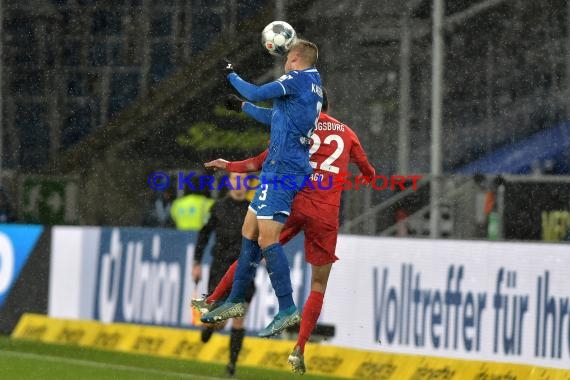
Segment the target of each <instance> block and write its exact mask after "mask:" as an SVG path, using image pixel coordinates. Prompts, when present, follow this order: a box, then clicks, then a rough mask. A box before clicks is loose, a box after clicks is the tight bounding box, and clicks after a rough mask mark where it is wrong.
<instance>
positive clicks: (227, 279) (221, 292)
mask: <svg viewBox="0 0 570 380" xmlns="http://www.w3.org/2000/svg"><path fill="white" fill-rule="evenodd" d="M236 268H237V260H236V261H234V263H233V264H232V265H230V267H229V268H228V270H227V271H226V274H224V277H222V279H221V280H220V283H219V284H218V285H217V286H216V289H214V291H213V292H212V294H210V295H209V296H208V298H206V302H207V303H214V302H216V301H217V300H220V299H222V298H224V297H226V296H227V295H228V294H229V292H230V291H231V290H232V284H233V282H234V274H235V273H236Z"/></svg>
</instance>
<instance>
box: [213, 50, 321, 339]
mask: <svg viewBox="0 0 570 380" xmlns="http://www.w3.org/2000/svg"><path fill="white" fill-rule="evenodd" d="M317 57H318V49H317V46H316V45H315V44H313V43H311V42H308V41H304V40H298V41H296V42H295V43H294V44H293V46H291V49H290V50H289V52H288V53H287V60H286V62H285V74H284V75H283V76H281V77H280V78H279V79H277V80H276V81H273V82H271V83H267V84H265V85H263V86H256V85H254V84H251V83H248V82H246V81H244V80H243V79H242V78H240V77H239V75H237V74H236V73H235V72H234V69H233V66H232V64H231V63H230V62H229V61H228V62H226V63H225V66H224V70H225V71H226V72H227V78H228V80H229V81H230V83H231V84H232V85H233V86H234V87H235V89H236V90H237V91H238V92H239V93H240V94H241V95H242V96H243V97H244V98H246V99H247V100H249V101H252V102H257V101H264V100H270V99H272V100H273V107H272V108H271V109H269V108H262V107H257V106H255V105H253V104H251V103H244V102H239V101H238V102H237V103H236V107H241V109H242V110H243V111H244V112H245V113H247V114H248V115H249V116H251V117H252V118H254V119H256V120H258V121H261V122H262V123H264V124H270V125H271V137H270V145H269V153H268V155H267V158H266V159H265V161H264V163H263V167H262V171H261V175H260V178H261V179H262V185H261V186H260V188H259V189H258V190H257V191H256V193H255V197H254V198H253V200H252V202H251V204H250V205H249V209H248V212H247V215H246V217H245V220H244V223H243V227H242V249H241V253H240V256H239V259H238V266H237V270H236V274H235V278H234V283H233V286H232V291H231V293H230V295H229V297H228V298H227V300H226V302H225V303H224V304H223V305H221V306H220V307H218V308H216V309H214V310H212V311H210V312H209V313H206V314H204V315H203V316H202V321H203V322H209V323H212V322H219V321H222V320H226V319H229V318H233V317H241V316H243V315H245V311H246V303H245V291H246V289H247V287H248V285H249V284H250V283H251V280H252V279H253V278H254V276H255V271H256V269H257V265H258V264H259V262H260V261H261V259H262V257H263V258H265V262H266V266H267V271H268V273H269V278H270V279H271V284H272V286H273V289H274V290H275V295H276V296H277V299H278V302H279V312H278V313H277V315H276V316H275V318H274V319H273V321H272V322H271V323H270V324H269V325H268V326H267V327H265V328H264V329H263V330H261V331H260V332H259V336H262V337H268V336H271V335H275V334H277V333H279V332H281V331H282V330H284V329H285V328H287V327H289V326H292V325H294V324H296V323H298V322H299V321H300V319H301V317H300V315H299V312H298V311H297V307H296V306H295V302H294V301H293V289H292V286H291V278H290V272H289V263H288V261H287V257H286V256H285V254H284V252H283V248H282V247H281V245H280V244H279V235H280V233H281V230H282V229H283V225H284V223H285V221H286V220H287V217H288V216H289V213H290V212H291V203H292V202H293V198H294V196H295V194H296V193H297V192H298V191H299V190H300V188H301V186H302V183H303V182H304V180H305V179H306V178H307V177H308V176H310V175H311V173H312V171H313V169H312V167H311V165H310V162H309V147H310V136H311V135H312V134H313V130H314V128H315V125H316V122H317V119H318V117H319V113H320V110H321V105H322V101H323V93H322V89H321V79H320V75H319V72H318V71H317V69H316V68H315V63H316V62H317ZM263 182H265V183H263Z"/></svg>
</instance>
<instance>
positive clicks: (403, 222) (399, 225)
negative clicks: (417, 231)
mask: <svg viewBox="0 0 570 380" xmlns="http://www.w3.org/2000/svg"><path fill="white" fill-rule="evenodd" d="M408 216H410V215H409V214H408V212H407V211H406V210H405V209H403V208H399V209H397V210H396V212H395V213H394V220H395V222H396V236H408V235H409V234H410V226H409V224H408Z"/></svg>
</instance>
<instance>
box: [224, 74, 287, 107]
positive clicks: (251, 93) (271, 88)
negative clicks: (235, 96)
mask: <svg viewBox="0 0 570 380" xmlns="http://www.w3.org/2000/svg"><path fill="white" fill-rule="evenodd" d="M228 79H229V81H230V83H231V84H232V86H234V88H235V89H236V90H237V91H238V92H239V93H240V94H241V96H243V97H244V98H246V99H247V100H249V101H251V102H260V101H263V100H269V99H275V98H278V97H280V96H283V95H285V90H284V88H283V85H281V84H280V83H279V82H271V83H267V84H264V85H262V86H256V85H254V84H252V83H249V82H246V81H245V80H243V79H241V78H240V76H239V75H237V74H236V73H235V72H234V73H231V74H229V75H228Z"/></svg>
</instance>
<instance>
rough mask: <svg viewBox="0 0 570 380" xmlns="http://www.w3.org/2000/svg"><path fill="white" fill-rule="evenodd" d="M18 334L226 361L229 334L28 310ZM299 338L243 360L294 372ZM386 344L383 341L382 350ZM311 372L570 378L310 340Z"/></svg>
mask: <svg viewBox="0 0 570 380" xmlns="http://www.w3.org/2000/svg"><path fill="white" fill-rule="evenodd" d="M12 338H13V339H25V340H34V341H40V342H44V343H55V344H65V345H76V346H81V347H90V348H97V349H104V350H115V351H121V352H129V353H137V354H146V355H156V356H161V357H169V358H175V359H191V360H199V361H203V362H213V363H226V362H227V359H228V337H227V336H225V335H221V334H215V335H214V336H213V337H212V339H211V340H210V342H208V343H207V344H204V343H202V342H201V341H200V332H199V331H197V330H185V329H174V328H166V327H151V326H141V325H133V324H122V323H110V324H105V323H101V322H95V321H80V320H67V319H56V318H49V317H47V316H44V315H38V314H25V315H24V316H22V318H21V319H20V321H19V323H18V325H17V326H16V328H15V329H14V331H13V332H12ZM294 344H295V343H294V342H292V341H286V340H277V339H260V338H254V337H247V338H246V339H245V341H244V347H243V350H242V352H241V354H240V359H239V365H243V366H252V367H263V368H271V369H278V370H284V371H289V370H290V366H289V364H288V363H287V357H288V355H289V353H290V352H291V350H292V348H293V346H294ZM380 349H381V345H379V350H380ZM305 363H306V365H307V371H308V373H311V374H315V375H325V376H334V377H342V378H356V379H398V380H400V379H410V380H423V379H426V380H427V379H501V380H514V379H521V380H522V379H540V380H547V379H548V380H555V379H559V380H570V371H565V370H561V369H552V368H543V367H537V366H528V365H520V364H510V363H497V362H483V361H474V360H460V359H451V358H439V357H427V356H415V355H404V354H394V353H385V352H381V351H376V352H375V351H364V350H356V349H348V348H342V347H335V346H329V345H319V344H311V343H309V344H308V345H307V347H306V349H305Z"/></svg>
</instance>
